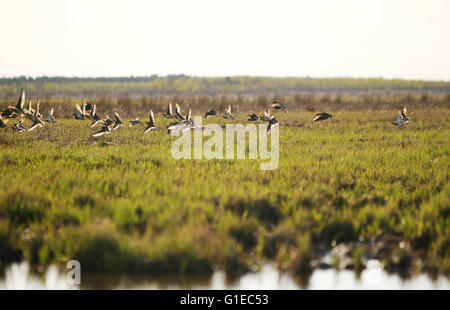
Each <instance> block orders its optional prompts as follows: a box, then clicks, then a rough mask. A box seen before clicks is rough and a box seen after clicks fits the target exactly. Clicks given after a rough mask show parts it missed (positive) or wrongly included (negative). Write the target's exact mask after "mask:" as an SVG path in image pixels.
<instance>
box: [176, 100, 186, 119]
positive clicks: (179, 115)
mask: <svg viewBox="0 0 450 310" xmlns="http://www.w3.org/2000/svg"><path fill="white" fill-rule="evenodd" d="M175 118H176V119H177V120H179V121H183V120H184V119H185V118H184V116H183V115H182V114H181V109H180V106H179V105H178V103H175Z"/></svg>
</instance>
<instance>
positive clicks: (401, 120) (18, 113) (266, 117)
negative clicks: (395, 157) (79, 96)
mask: <svg viewBox="0 0 450 310" xmlns="http://www.w3.org/2000/svg"><path fill="white" fill-rule="evenodd" d="M285 109H286V106H285V105H283V104H282V103H281V102H280V101H278V100H273V101H272V102H271V103H270V105H269V106H268V107H267V109H266V110H265V111H264V114H263V115H261V116H258V115H257V114H255V113H252V114H248V117H249V118H248V121H253V122H258V121H263V122H267V123H268V126H267V133H269V132H270V131H271V129H272V128H273V126H275V125H277V124H278V123H279V122H278V120H277V119H276V118H275V116H274V115H271V112H273V111H278V110H285ZM53 110H54V109H53V108H51V109H50V110H49V111H48V113H47V118H45V119H43V116H42V114H41V113H40V110H39V101H38V102H37V104H36V108H33V107H32V103H31V100H30V101H29V102H28V105H27V107H25V91H24V90H22V91H21V94H20V96H19V99H18V101H17V104H16V105H15V106H8V107H6V108H5V109H3V110H0V129H2V128H8V126H7V125H6V123H7V122H8V121H9V120H10V119H16V118H20V120H19V122H18V123H15V124H14V125H13V126H11V127H10V128H12V129H13V130H16V131H19V132H22V131H32V130H35V129H36V128H39V127H43V126H44V125H45V123H46V122H47V123H56V120H55V118H54V116H53ZM191 114H192V111H191V109H189V112H188V113H187V114H186V115H185V116H183V115H182V113H181V109H180V106H179V105H178V103H175V113H173V110H172V102H169V105H168V107H167V111H166V113H163V114H162V115H163V116H164V117H166V118H168V119H170V120H172V121H171V123H170V124H169V125H168V126H167V133H168V134H171V133H172V132H179V131H185V130H190V129H202V128H203V126H198V125H196V124H195V123H194V121H193V120H192V118H191ZM73 116H74V118H75V119H77V120H90V121H91V124H90V128H94V127H95V126H96V125H98V124H100V125H101V128H100V130H99V131H98V132H96V133H94V134H92V137H100V136H103V135H105V134H109V133H111V132H112V131H114V130H116V129H118V128H120V127H121V126H123V125H124V124H123V122H122V120H121V118H120V116H119V114H118V113H117V112H114V119H110V118H109V117H108V115H105V118H101V117H100V116H99V114H98V113H97V106H96V104H91V103H88V102H86V101H84V100H82V105H81V106H80V105H79V104H76V105H75V112H74V114H73ZM217 116H219V113H218V112H217V111H216V110H209V111H208V112H206V114H205V118H210V117H217ZM222 117H223V118H225V119H227V120H234V117H233V115H232V114H231V105H228V107H227V108H226V110H225V113H224V114H223V115H222ZM332 117H333V115H331V114H329V113H317V114H316V117H315V118H314V119H313V121H314V122H320V121H323V120H326V119H329V118H332ZM24 118H28V119H29V120H31V121H32V122H33V123H32V125H31V126H30V127H29V128H25V126H24V125H23V121H24ZM129 122H130V125H129V127H132V126H135V125H140V124H143V123H142V122H141V121H140V119H139V118H136V119H135V120H132V121H129ZM409 122H410V118H409V117H408V116H406V107H402V108H401V109H400V110H399V111H398V114H397V116H396V121H395V122H394V123H393V124H394V125H396V126H399V127H401V126H404V125H405V124H407V123H409ZM146 125H147V126H146V128H145V129H144V133H146V132H149V131H151V130H154V129H156V125H155V115H154V113H153V111H152V110H150V113H149V120H148V121H147V122H146Z"/></svg>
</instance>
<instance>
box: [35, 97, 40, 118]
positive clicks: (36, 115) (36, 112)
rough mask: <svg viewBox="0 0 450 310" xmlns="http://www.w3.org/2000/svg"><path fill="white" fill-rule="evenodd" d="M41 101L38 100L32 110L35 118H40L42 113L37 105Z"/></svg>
mask: <svg viewBox="0 0 450 310" xmlns="http://www.w3.org/2000/svg"><path fill="white" fill-rule="evenodd" d="M40 104H41V102H40V101H39V100H38V102H37V104H36V110H34V117H35V118H39V119H41V118H42V114H41V113H40V111H39V106H40Z"/></svg>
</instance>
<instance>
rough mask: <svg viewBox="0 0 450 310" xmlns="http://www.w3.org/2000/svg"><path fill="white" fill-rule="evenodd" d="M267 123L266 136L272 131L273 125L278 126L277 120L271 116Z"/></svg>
mask: <svg viewBox="0 0 450 310" xmlns="http://www.w3.org/2000/svg"><path fill="white" fill-rule="evenodd" d="M268 123H269V126H267V134H269V133H270V131H271V130H272V128H273V127H274V126H275V125H278V120H277V119H276V118H275V116H272V117H271V118H270V120H269V121H268Z"/></svg>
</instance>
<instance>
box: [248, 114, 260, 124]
mask: <svg viewBox="0 0 450 310" xmlns="http://www.w3.org/2000/svg"><path fill="white" fill-rule="evenodd" d="M248 117H249V119H248V120H249V121H251V122H257V121H259V116H258V115H256V114H255V113H252V114H249V115H248Z"/></svg>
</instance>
